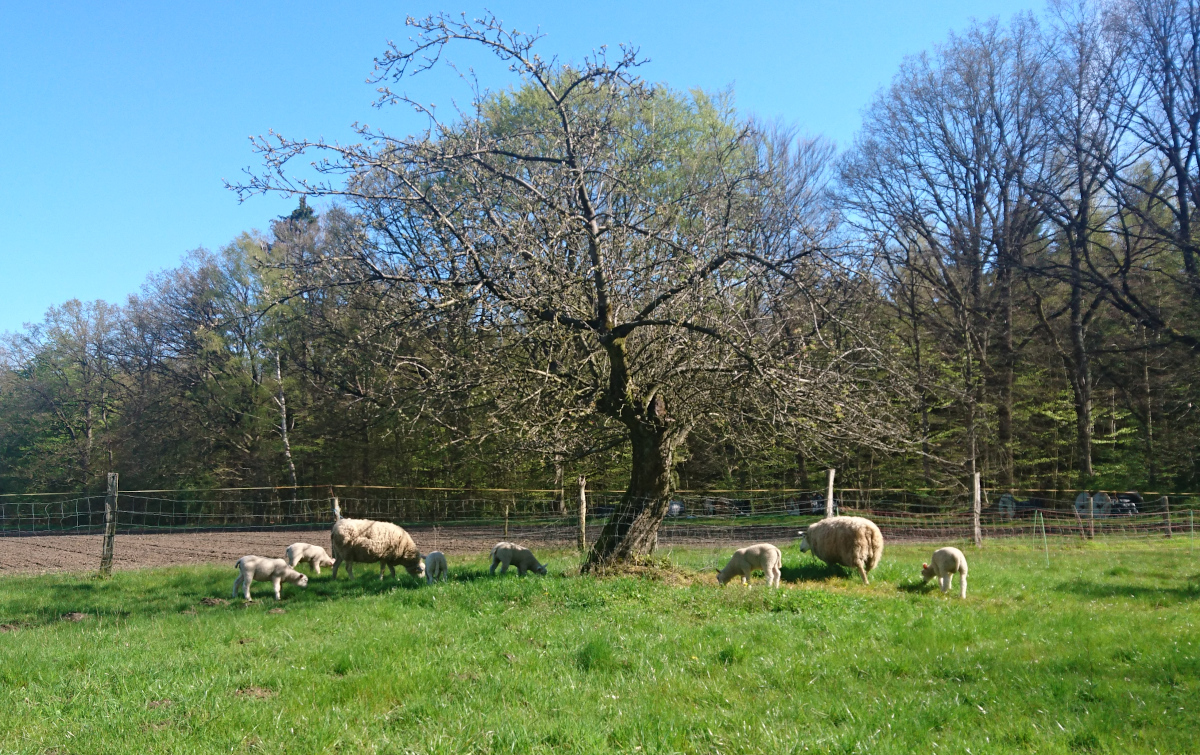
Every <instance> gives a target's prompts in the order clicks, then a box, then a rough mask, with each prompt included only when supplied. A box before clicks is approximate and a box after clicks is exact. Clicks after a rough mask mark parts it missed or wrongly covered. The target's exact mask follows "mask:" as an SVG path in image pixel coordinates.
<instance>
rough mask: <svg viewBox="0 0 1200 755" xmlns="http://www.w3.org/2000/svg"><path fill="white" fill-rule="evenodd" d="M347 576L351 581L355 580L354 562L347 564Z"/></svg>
mask: <svg viewBox="0 0 1200 755" xmlns="http://www.w3.org/2000/svg"><path fill="white" fill-rule="evenodd" d="M346 576H347V577H349V578H350V579H354V562H353V561H347V562H346Z"/></svg>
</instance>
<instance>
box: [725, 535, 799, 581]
mask: <svg viewBox="0 0 1200 755" xmlns="http://www.w3.org/2000/svg"><path fill="white" fill-rule="evenodd" d="M782 563H783V554H782V553H780V552H779V549H778V548H776V547H775V546H774V545H771V544H770V543H759V544H758V545H748V546H746V547H745V548H740V549H738V550H736V551H734V552H733V557H732V558H730V559H729V563H727V564H725V568H724V569H722V570H720V571H719V572H717V584H719V585H724V584H725V583H726V582H728V581H729V580H731V579H733V578H734V577H738V576H740V577H741V578H742V584H747V583H748V582H749V579H750V574H751V573H752V572H753V571H754V570H755V569H762V572H763V575H764V576H765V577H766V578H767V587H779V574H780V569H779V567H780V564H782Z"/></svg>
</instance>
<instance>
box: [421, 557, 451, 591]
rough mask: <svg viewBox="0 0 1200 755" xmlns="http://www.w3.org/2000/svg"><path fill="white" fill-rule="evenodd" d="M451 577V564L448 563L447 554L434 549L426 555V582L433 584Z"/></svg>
mask: <svg viewBox="0 0 1200 755" xmlns="http://www.w3.org/2000/svg"><path fill="white" fill-rule="evenodd" d="M447 579H450V565H449V564H447V563H446V554H444V553H442V552H441V551H434V552H433V553H430V554H429V555H428V556H426V557H425V583H426V584H430V585H432V584H433V583H434V582H437V581H438V580H447Z"/></svg>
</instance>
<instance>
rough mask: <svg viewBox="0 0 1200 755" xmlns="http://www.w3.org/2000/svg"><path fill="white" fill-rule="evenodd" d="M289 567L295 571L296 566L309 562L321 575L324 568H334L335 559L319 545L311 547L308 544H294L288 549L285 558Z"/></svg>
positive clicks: (314, 570)
mask: <svg viewBox="0 0 1200 755" xmlns="http://www.w3.org/2000/svg"><path fill="white" fill-rule="evenodd" d="M285 558H286V559H287V562H288V566H291V567H292V568H293V569H294V568H296V564H299V563H300V562H302V561H307V562H308V564H309V566H311V567H312V569H313V572H315V573H316V574H320V573H321V567H322V566H333V559H332V558H330V557H329V554H328V553H326V552H325V549H324V548H322V547H321V546H319V545H309V544H308V543H292V544H291V545H289V546H288V547H287V555H286V556H285Z"/></svg>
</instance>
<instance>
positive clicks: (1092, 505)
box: [1088, 494, 1096, 540]
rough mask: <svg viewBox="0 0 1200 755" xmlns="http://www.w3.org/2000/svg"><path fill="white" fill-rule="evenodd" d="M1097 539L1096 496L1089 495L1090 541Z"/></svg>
mask: <svg viewBox="0 0 1200 755" xmlns="http://www.w3.org/2000/svg"><path fill="white" fill-rule="evenodd" d="M1095 539H1096V496H1094V495H1091V494H1089V495H1088V540H1095Z"/></svg>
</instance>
